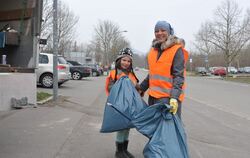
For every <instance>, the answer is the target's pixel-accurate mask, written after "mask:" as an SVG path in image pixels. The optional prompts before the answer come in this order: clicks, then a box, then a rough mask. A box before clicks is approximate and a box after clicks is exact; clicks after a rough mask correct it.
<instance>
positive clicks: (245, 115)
mask: <svg viewBox="0 0 250 158" xmlns="http://www.w3.org/2000/svg"><path fill="white" fill-rule="evenodd" d="M186 98H188V99H190V100H193V101H196V102H198V103H201V104H204V105H206V106H209V107H213V108H215V109H218V110H221V111H224V112H227V113H230V114H232V115H235V116H237V117H240V118H243V119H246V120H248V121H250V117H249V116H248V115H247V114H244V113H241V112H236V111H234V110H231V109H229V108H227V106H223V105H213V104H208V103H206V102H204V101H201V100H199V99H195V98H192V97H189V96H186Z"/></svg>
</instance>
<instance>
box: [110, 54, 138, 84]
mask: <svg viewBox="0 0 250 158" xmlns="http://www.w3.org/2000/svg"><path fill="white" fill-rule="evenodd" d="M121 59H122V58H120V59H118V60H117V61H116V62H115V82H116V81H117V72H118V69H122V67H121ZM126 71H127V72H131V73H132V74H133V75H134V76H135V79H136V82H137V83H139V79H138V78H137V76H136V75H135V73H134V69H133V63H132V62H131V64H130V66H129V68H128V69H127V70H126Z"/></svg>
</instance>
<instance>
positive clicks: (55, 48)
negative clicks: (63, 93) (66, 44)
mask: <svg viewBox="0 0 250 158" xmlns="http://www.w3.org/2000/svg"><path fill="white" fill-rule="evenodd" d="M57 25H58V24H57V0H54V1H53V54H54V55H53V100H54V101H56V100H57V96H58V70H57V65H58V64H57V61H58V31H57Z"/></svg>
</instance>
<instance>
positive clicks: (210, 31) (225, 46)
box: [197, 0, 250, 67]
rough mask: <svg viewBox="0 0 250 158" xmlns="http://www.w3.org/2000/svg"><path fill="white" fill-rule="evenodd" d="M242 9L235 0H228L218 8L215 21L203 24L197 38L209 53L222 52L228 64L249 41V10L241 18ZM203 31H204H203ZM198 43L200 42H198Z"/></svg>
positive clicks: (227, 64) (228, 64) (201, 47)
mask: <svg viewBox="0 0 250 158" xmlns="http://www.w3.org/2000/svg"><path fill="white" fill-rule="evenodd" d="M241 16H242V10H241V9H239V7H238V4H237V3H236V2H234V1H230V0H226V1H224V2H222V4H221V5H220V6H219V7H218V8H217V9H216V11H215V14H214V21H212V22H207V23H206V24H205V25H203V26H202V28H201V30H200V32H199V33H198V35H197V37H198V38H197V40H199V41H200V43H203V44H201V45H202V46H199V47H198V48H200V49H203V48H205V49H204V50H205V51H206V52H207V53H208V52H209V51H211V50H218V51H219V52H222V53H223V55H224V58H225V62H226V66H227V67H228V66H230V64H231V63H232V61H233V60H234V59H235V57H236V56H237V55H238V54H239V53H240V51H241V50H242V49H243V48H244V47H245V46H246V45H247V44H248V43H249V41H250V36H249V25H250V16H249V11H248V12H247V14H246V15H245V17H244V18H241ZM201 31H202V32H201ZM197 45H198V43H197Z"/></svg>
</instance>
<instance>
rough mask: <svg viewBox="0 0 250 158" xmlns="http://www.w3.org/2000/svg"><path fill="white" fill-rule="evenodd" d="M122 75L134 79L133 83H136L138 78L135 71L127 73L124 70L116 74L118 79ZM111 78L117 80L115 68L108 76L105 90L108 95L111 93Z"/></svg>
mask: <svg viewBox="0 0 250 158" xmlns="http://www.w3.org/2000/svg"><path fill="white" fill-rule="evenodd" d="M122 76H128V78H129V79H130V80H131V81H132V83H133V84H134V85H136V83H137V80H136V77H135V76H134V74H133V73H131V72H129V74H128V75H126V74H125V73H124V72H122V71H121V73H119V74H118V73H117V75H116V77H117V80H119V79H120V78H121V77H122ZM110 79H112V80H115V70H111V71H110V73H109V75H108V77H107V78H106V84H105V90H106V94H107V95H109V91H108V86H109V82H110Z"/></svg>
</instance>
